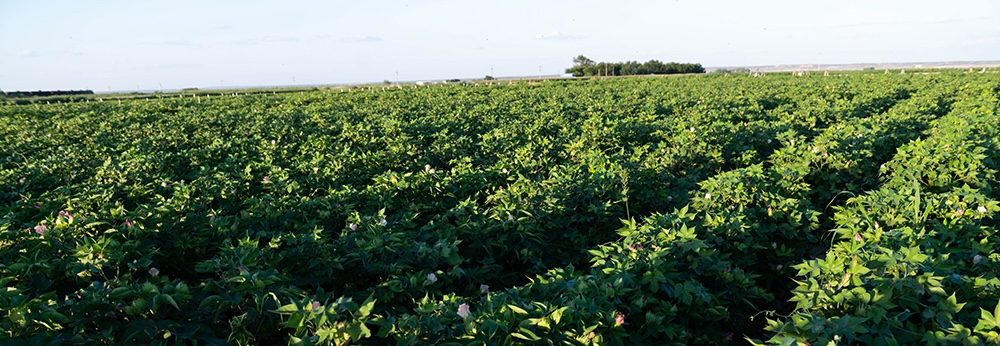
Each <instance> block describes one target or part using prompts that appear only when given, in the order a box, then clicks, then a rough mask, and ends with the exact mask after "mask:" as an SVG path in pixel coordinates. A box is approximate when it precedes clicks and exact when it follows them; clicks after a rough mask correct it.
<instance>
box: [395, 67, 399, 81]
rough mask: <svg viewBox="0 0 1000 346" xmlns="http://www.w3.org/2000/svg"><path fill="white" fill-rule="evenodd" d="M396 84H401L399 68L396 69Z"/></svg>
mask: <svg viewBox="0 0 1000 346" xmlns="http://www.w3.org/2000/svg"><path fill="white" fill-rule="evenodd" d="M396 84H399V70H396Z"/></svg>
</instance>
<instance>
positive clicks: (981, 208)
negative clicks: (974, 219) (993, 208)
mask: <svg viewBox="0 0 1000 346" xmlns="http://www.w3.org/2000/svg"><path fill="white" fill-rule="evenodd" d="M976 210H978V211H979V212H980V213H982V214H986V207H984V206H979V208H976Z"/></svg>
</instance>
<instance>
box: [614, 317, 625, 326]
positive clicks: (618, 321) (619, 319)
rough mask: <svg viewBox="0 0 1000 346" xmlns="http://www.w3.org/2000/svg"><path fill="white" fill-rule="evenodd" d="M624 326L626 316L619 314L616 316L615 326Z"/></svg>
mask: <svg viewBox="0 0 1000 346" xmlns="http://www.w3.org/2000/svg"><path fill="white" fill-rule="evenodd" d="M623 324H625V315H624V314H618V316H615V325H616V326H620V325H623Z"/></svg>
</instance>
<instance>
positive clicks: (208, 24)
mask: <svg viewBox="0 0 1000 346" xmlns="http://www.w3.org/2000/svg"><path fill="white" fill-rule="evenodd" d="M581 54H583V55H585V56H587V57H589V58H590V59H592V60H595V61H613V62H620V61H628V60H636V61H640V62H644V61H647V60H651V59H656V60H660V61H663V62H671V61H675V62H690V63H700V64H702V65H703V66H706V67H715V66H763V65H778V64H810V63H812V64H837V63H880V62H934V61H975V60H1000V2H998V1H992V0H950V1H922V0H911V1H895V0H891V1H880V0H865V1H853V0H839V1H825V0H820V1H813V0H810V1H801V0H791V1H769V0H763V1H745V0H702V1H684V0H668V1H630V0H619V1H587V0H576V1H561V0H559V1H555V0H553V1H538V0H536V1H522V0H507V1H489V2H486V1H472V0H465V1H457V0H443V1H430V0H428V1H390V0H386V1H357V0H355V1H280V2H279V1H253V0H242V1H223V0H213V1H187V0H173V1H115V0H107V1H89V0H79V1H57V0H52V1H14V0H0V90H8V91H11V90H68V89H91V90H94V91H97V92H102V91H105V92H106V91H110V90H114V91H129V90H132V91H134V90H168V89H180V88H188V87H201V88H214V87H223V86H274V85H303V84H349V83H365V82H381V81H383V80H389V81H397V80H399V81H418V80H440V79H450V78H482V77H484V76H486V75H491V74H492V75H493V76H496V77H504V76H530V75H539V74H542V75H555V74H561V73H563V72H564V70H565V69H566V68H567V67H570V66H571V65H572V59H573V57H575V56H577V55H581Z"/></svg>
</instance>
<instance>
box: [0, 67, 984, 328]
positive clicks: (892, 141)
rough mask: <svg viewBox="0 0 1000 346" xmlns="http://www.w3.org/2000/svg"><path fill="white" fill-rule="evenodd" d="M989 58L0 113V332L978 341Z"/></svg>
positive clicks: (27, 108)
mask: <svg viewBox="0 0 1000 346" xmlns="http://www.w3.org/2000/svg"><path fill="white" fill-rule="evenodd" d="M998 107H1000V76H998V75H995V74H964V73H943V74H930V75H915V74H908V75H898V74H893V75H883V74H860V73H859V74H850V75H837V76H832V77H819V76H816V77H791V76H787V75H785V76H778V75H772V76H768V77H766V78H752V77H748V76H734V75H733V76H724V75H712V76H709V75H702V76H688V77H679V78H642V79H614V80H585V81H548V82H542V83H541V84H536V85H528V84H515V85H507V84H498V85H441V86H433V87H422V88H403V89H389V90H386V91H380V90H374V91H350V92H330V91H326V92H322V91H317V92H308V93H296V94H277V95H249V96H246V95H243V96H227V97H224V98H223V97H213V98H211V99H195V98H183V99H150V100H148V101H145V100H134V101H124V102H121V103H118V102H89V103H72V104H59V105H37V104H36V105H24V106H13V105H11V106H4V107H0V199H2V200H0V201H2V203H0V286H2V287H3V290H0V331H2V334H0V343H4V342H5V341H12V342H13V343H23V342H34V343H39V344H45V343H61V344H166V343H176V342H188V343H190V342H192V341H194V340H197V341H198V342H199V343H200V344H204V343H208V344H274V343H294V344H313V343H332V344H345V343H365V344H403V345H411V344H475V345H482V344H489V345H492V344H509V343H515V342H537V343H553V344H584V345H590V344H655V345H660V344H671V343H675V344H727V343H730V342H737V343H738V342H742V341H745V340H744V338H747V337H748V338H750V339H754V340H756V341H755V342H758V343H768V344H770V343H774V344H794V343H795V342H796V341H808V342H811V343H813V344H817V342H819V343H822V344H826V342H827V341H834V342H841V343H849V344H854V343H862V344H888V345H892V344H917V343H921V344H922V343H933V342H939V343H954V342H967V343H973V344H975V343H980V344H982V343H997V342H1000V334H998V332H1000V306H998V301H1000V293H998V292H1000V291H998V289H1000V280H998V279H997V277H996V270H997V268H1000V252H997V250H996V249H997V246H998V244H1000V235H998V234H997V232H996V229H997V222H996V215H997V213H998V212H1000V205H998V201H1000V188H998V187H997V186H998V185H997V184H998V177H997V171H998V169H1000V117H998V116H997V115H998V114H997V113H998Z"/></svg>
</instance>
